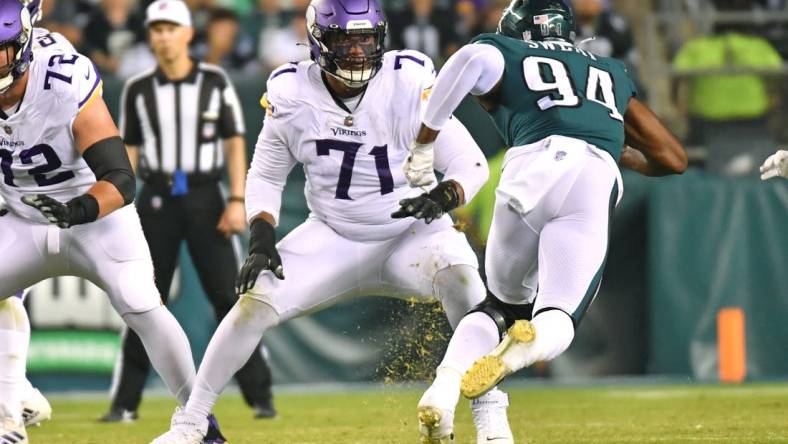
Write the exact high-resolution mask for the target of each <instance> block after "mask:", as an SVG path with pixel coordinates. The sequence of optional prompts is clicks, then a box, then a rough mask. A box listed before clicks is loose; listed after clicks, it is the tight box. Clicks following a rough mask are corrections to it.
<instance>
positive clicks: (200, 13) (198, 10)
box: [184, 0, 217, 42]
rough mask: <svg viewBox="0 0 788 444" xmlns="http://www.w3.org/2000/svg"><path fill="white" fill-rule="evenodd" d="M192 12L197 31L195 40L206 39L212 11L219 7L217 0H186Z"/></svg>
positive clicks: (193, 23)
mask: <svg viewBox="0 0 788 444" xmlns="http://www.w3.org/2000/svg"><path fill="white" fill-rule="evenodd" d="M184 1H185V2H186V5H187V6H188V7H189V10H190V11H191V13H192V26H193V27H194V32H195V34H196V35H195V38H194V41H195V42H198V41H199V42H201V41H205V37H206V36H205V30H206V29H207V28H208V21H209V20H210V19H211V12H213V10H214V9H216V8H217V5H216V0H184Z"/></svg>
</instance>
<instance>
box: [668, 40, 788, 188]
mask: <svg viewBox="0 0 788 444" xmlns="http://www.w3.org/2000/svg"><path fill="white" fill-rule="evenodd" d="M718 31H719V33H718V34H715V35H710V36H703V37H698V38H695V39H692V40H690V41H688V42H687V43H686V44H685V45H684V46H683V47H682V48H681V49H680V50H679V52H678V54H676V57H675V59H674V61H673V66H674V67H675V69H676V70H677V71H678V73H679V74H680V75H681V74H684V76H683V77H680V78H681V79H683V80H682V82H684V83H685V84H686V96H687V98H686V106H683V103H680V108H684V109H685V110H686V111H687V113H688V114H689V116H690V132H689V134H688V136H687V143H688V144H702V145H704V146H705V147H706V150H707V162H706V164H707V167H708V168H709V169H710V170H713V171H718V172H724V173H726V174H730V175H737V174H747V173H753V172H755V169H756V167H757V166H758V164H759V162H760V160H761V159H764V158H766V156H768V155H769V154H770V153H771V152H773V151H774V148H775V144H776V143H775V140H774V136H773V135H772V134H771V132H770V130H769V128H768V125H767V121H766V117H767V113H768V112H769V109H770V108H771V105H772V103H771V102H770V95H769V92H768V90H767V84H766V80H765V79H764V77H763V74H762V73H761V74H759V73H752V72H749V73H748V72H747V71H748V70H749V71H752V70H768V69H778V68H780V67H781V66H782V59H781V58H780V55H779V54H778V53H777V51H776V50H775V49H774V48H773V47H772V45H771V44H769V42H768V41H766V40H765V39H763V38H761V37H757V36H753V35H746V34H742V33H739V32H735V31H731V30H729V29H725V28H719V29H718ZM693 71H696V72H693ZM736 71H744V72H736Z"/></svg>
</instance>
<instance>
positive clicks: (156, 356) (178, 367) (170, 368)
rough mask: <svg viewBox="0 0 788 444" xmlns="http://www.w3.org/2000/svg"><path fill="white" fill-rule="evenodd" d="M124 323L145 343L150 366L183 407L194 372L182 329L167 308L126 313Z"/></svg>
mask: <svg viewBox="0 0 788 444" xmlns="http://www.w3.org/2000/svg"><path fill="white" fill-rule="evenodd" d="M123 320H124V321H125V322H126V325H128V326H129V328H131V329H132V330H134V332H135V333H137V335H138V336H139V337H140V340H142V344H143V345H144V346H145V351H146V352H147V353H148V357H149V358H150V362H151V365H152V366H153V368H154V369H156V372H158V373H159V376H161V379H163V380H164V384H165V385H167V388H168V389H169V390H170V393H172V395H173V396H175V399H177V400H178V402H179V403H181V405H185V404H186V401H187V400H188V399H189V394H190V393H191V389H192V384H193V382H194V376H195V370H194V359H193V358H192V349H191V347H190V346H189V340H188V339H187V338H186V333H184V332H183V328H181V325H180V324H178V321H177V320H175V317H174V316H173V315H172V313H170V311H169V310H167V308H166V307H164V306H163V305H162V306H159V307H156V308H154V309H153V310H150V311H146V312H145V313H126V314H124V315H123Z"/></svg>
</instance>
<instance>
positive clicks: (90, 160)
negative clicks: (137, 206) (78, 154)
mask: <svg viewBox="0 0 788 444" xmlns="http://www.w3.org/2000/svg"><path fill="white" fill-rule="evenodd" d="M82 158H84V159H85V162H87V164H88V166H89V167H90V169H91V170H92V171H93V174H94V175H95V176H96V180H103V181H105V182H109V183H111V184H112V185H113V186H115V188H117V190H118V192H119V193H120V195H121V196H123V204H124V205H128V204H130V203H132V202H133V201H134V195H135V194H136V193H137V181H136V178H135V177H134V172H133V171H132V169H131V162H129V155H128V153H126V147H125V145H123V140H121V138H120V137H118V136H115V137H108V138H106V139H104V140H99V141H98V142H96V143H94V144H93V145H91V146H90V147H88V149H87V150H85V152H84V153H82Z"/></svg>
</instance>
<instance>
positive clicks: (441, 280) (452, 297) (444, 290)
mask: <svg viewBox="0 0 788 444" xmlns="http://www.w3.org/2000/svg"><path fill="white" fill-rule="evenodd" d="M432 291H433V293H434V294H435V298H436V299H438V301H440V303H441V305H442V306H443V310H444V311H445V312H446V317H447V318H448V319H449V324H451V328H456V327H457V324H459V322H460V321H461V320H462V318H463V316H465V313H468V311H469V310H470V309H471V308H473V307H475V306H477V305H478V304H480V303H481V302H482V301H483V300H484V298H485V296H486V295H487V290H485V289H484V282H482V278H481V277H480V276H479V271H478V270H477V269H476V268H474V267H471V266H470V265H452V266H450V267H446V268H444V269H442V270H440V271H438V272H437V273H435V278H434V279H433V281H432Z"/></svg>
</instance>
